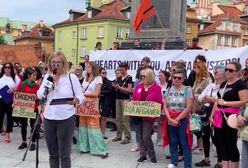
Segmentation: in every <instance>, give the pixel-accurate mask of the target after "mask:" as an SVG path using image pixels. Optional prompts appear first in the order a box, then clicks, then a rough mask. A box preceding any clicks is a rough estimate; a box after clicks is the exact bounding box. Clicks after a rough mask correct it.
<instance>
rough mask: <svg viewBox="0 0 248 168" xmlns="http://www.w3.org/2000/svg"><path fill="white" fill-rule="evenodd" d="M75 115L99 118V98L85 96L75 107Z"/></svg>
mask: <svg viewBox="0 0 248 168" xmlns="http://www.w3.org/2000/svg"><path fill="white" fill-rule="evenodd" d="M76 115H79V116H87V117H94V118H99V99H97V98H89V97H87V98H86V100H85V101H84V102H83V104H81V105H79V106H78V107H77V113H76Z"/></svg>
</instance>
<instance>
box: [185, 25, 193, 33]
mask: <svg viewBox="0 0 248 168" xmlns="http://www.w3.org/2000/svg"><path fill="white" fill-rule="evenodd" d="M191 32H192V26H191V25H187V26H186V34H191Z"/></svg>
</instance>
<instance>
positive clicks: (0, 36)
mask: <svg viewBox="0 0 248 168" xmlns="http://www.w3.org/2000/svg"><path fill="white" fill-rule="evenodd" d="M4 44H7V42H6V41H5V40H4V38H3V35H0V45H4Z"/></svg>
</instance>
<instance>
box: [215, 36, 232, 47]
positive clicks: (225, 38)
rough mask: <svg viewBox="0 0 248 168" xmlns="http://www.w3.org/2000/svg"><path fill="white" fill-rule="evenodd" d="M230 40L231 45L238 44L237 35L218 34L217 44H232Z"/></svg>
mask: <svg viewBox="0 0 248 168" xmlns="http://www.w3.org/2000/svg"><path fill="white" fill-rule="evenodd" d="M230 41H231V46H233V47H236V46H237V37H236V36H227V35H226V36H225V35H218V38H217V45H218V46H222V45H224V46H230Z"/></svg>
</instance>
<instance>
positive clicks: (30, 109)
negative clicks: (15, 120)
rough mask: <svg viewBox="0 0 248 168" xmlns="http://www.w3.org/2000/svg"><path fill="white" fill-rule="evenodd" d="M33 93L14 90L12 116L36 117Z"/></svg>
mask: <svg viewBox="0 0 248 168" xmlns="http://www.w3.org/2000/svg"><path fill="white" fill-rule="evenodd" d="M35 99H36V95H35V94H28V93H21V92H16V93H15V94H14V102H13V107H14V108H13V113H12V116H14V117H23V118H36V113H35V112H34V109H35Z"/></svg>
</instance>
